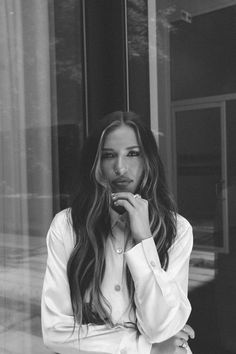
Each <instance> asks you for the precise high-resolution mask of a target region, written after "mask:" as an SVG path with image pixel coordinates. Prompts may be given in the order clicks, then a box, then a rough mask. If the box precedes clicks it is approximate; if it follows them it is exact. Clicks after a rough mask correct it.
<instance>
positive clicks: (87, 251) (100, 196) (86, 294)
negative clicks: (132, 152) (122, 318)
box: [67, 111, 176, 326]
mask: <svg viewBox="0 0 236 354" xmlns="http://www.w3.org/2000/svg"><path fill="white" fill-rule="evenodd" d="M120 125H127V126H129V127H131V128H133V129H134V131H135V133H136V137H137V140H138V144H139V146H140V149H141V156H142V158H143V163H144V172H143V178H142V181H141V183H140V186H139V187H138V191H137V192H138V193H139V194H141V196H142V198H144V199H146V200H148V203H149V220H150V228H151V232H152V235H153V237H154V241H155V244H156V248H157V251H158V254H159V258H160V262H161V265H162V267H163V269H165V270H166V269H167V267H168V261H169V257H168V249H169V248H170V246H171V245H172V243H173V241H174V238H175V236H176V212H175V205H174V202H173V201H172V198H171V196H170V194H169V192H168V190H167V185H166V179H165V173H164V168H163V164H162V161H161V159H160V156H159V153H158V147H157V144H156V140H155V138H154V136H153V134H152V132H151V130H150V129H149V127H147V126H145V125H144V123H143V121H142V119H141V118H140V117H139V116H138V115H136V114H135V113H133V112H120V111H117V112H113V113H110V114H109V115H107V116H105V117H104V118H103V119H101V120H100V121H99V122H98V124H97V127H96V128H95V130H94V132H93V133H92V134H91V135H90V136H89V137H88V138H87V140H86V142H85V144H84V147H83V149H82V152H81V158H80V163H79V168H80V176H79V181H78V189H77V192H76V194H75V196H74V199H73V202H72V206H71V210H70V211H71V218H72V224H73V229H74V232H75V235H76V243H75V247H74V249H73V252H72V254H71V256H70V259H69V261H68V265H67V274H68V280H69V286H70V293H71V301H72V309H73V314H74V319H75V322H77V323H79V324H80V325H81V324H86V323H87V324H88V323H93V324H109V325H111V326H112V325H115V324H114V323H112V320H111V316H110V313H111V305H110V304H109V303H108V301H107V300H106V298H105V297H104V295H103V294H102V291H101V284H102V280H103V276H104V272H105V267H106V263H105V244H106V240H107V238H108V236H109V234H110V233H111V225H110V216H109V205H110V204H109V203H110V192H111V191H110V188H109V185H108V184H107V182H106V180H105V178H103V175H102V170H101V159H102V147H103V144H104V141H105V138H106V136H107V135H108V134H109V133H110V132H111V131H113V130H114V129H116V128H117V127H119V126H120ZM126 276H127V277H126V280H127V287H128V290H129V296H130V304H131V308H134V307H135V304H134V284H133V280H132V277H131V274H130V272H129V269H128V267H126Z"/></svg>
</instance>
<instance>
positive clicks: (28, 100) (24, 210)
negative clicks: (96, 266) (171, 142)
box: [0, 0, 82, 354]
mask: <svg viewBox="0 0 236 354" xmlns="http://www.w3.org/2000/svg"><path fill="white" fill-rule="evenodd" d="M23 3H24V4H23ZM52 3H53V2H52V1H50V4H51V5H52ZM75 3H77V6H78V1H74V0H73V1H69V2H68V1H66V0H65V1H64V2H63V1H60V5H61V9H60V11H61V12H60V15H61V17H60V19H59V20H60V21H61V22H62V21H65V22H66V24H67V28H64V32H63V33H64V34H63V33H62V34H60V36H59V35H58V34H57V35H58V37H60V38H58V42H60V43H62V42H63V35H64V36H65V37H66V35H67V36H68V32H70V33H69V34H70V35H71V36H70V44H68V43H67V48H69V49H71V51H73V48H70V46H71V47H73V46H75V44H74V41H73V40H72V39H71V37H72V34H73V30H74V29H75V27H74V22H73V21H72V18H68V17H69V16H71V17H73V19H75V11H73V8H74V7H75V5H74V4H75ZM63 5H64V6H63ZM49 15H50V14H49V3H48V1H32V0H24V1H8V0H5V1H4V0H3V1H1V2H0V32H1V40H0V53H1V65H0V112H1V114H0V146H1V149H0V284H1V285H0V353H1V354H9V353H10V354H22V353H24V354H32V353H34V354H46V353H50V351H49V350H47V348H46V347H45V346H44V344H43V341H42V335H41V320H40V298H41V290H42V283H43V275H44V271H45V264H46V256H47V255H46V244H45V243H46V239H45V237H46V232H47V229H48V227H49V224H50V222H51V220H52V216H53V213H54V212H55V210H54V209H53V207H55V205H57V207H58V205H59V203H58V200H59V199H60V198H59V195H60V193H61V191H62V193H66V192H67V191H68V185H69V183H68V179H69V177H68V170H69V171H70V169H69V168H70V163H71V161H72V159H75V156H74V155H72V153H71V151H72V150H73V151H75V150H76V147H77V145H78V141H79V142H81V141H80V138H81V135H82V133H81V131H80V132H78V130H77V129H75V125H76V128H77V126H79V123H80V122H79V121H78V120H79V118H78V117H80V119H81V120H82V118H81V117H82V114H78V107H77V106H76V105H73V104H74V102H75V101H76V102H81V101H82V100H81V97H78V96H79V95H80V93H81V92H80V91H79V89H80V90H81V86H79V79H80V77H79V70H80V64H81V61H80V63H79V60H78V57H79V55H81V53H79V55H78V56H77V57H76V59H75V58H74V57H73V55H72V54H73V53H72V54H71V53H68V52H69V49H68V52H67V54H68V56H69V55H70V56H71V57H72V59H71V60H69V59H68V57H67V60H66V59H65V57H63V58H62V55H61V56H60V61H59V63H58V67H57V68H58V70H59V73H58V78H57V79H58V81H60V93H61V92H63V99H61V101H60V102H61V104H64V105H65V101H66V99H67V98H68V97H69V98H70V99H69V98H68V99H67V101H66V103H68V105H70V109H67V111H66V113H67V114H65V112H63V113H64V114H62V113H61V110H60V107H59V106H58V107H57V108H58V110H60V115H59V114H58V115H56V114H55V117H54V115H53V114H52V113H55V112H56V108H55V107H54V103H55V102H54V99H52V90H53V89H54V90H56V88H55V87H53V80H51V78H52V77H53V75H52V73H53V72H54V71H56V70H55V68H53V70H52V66H53V65H54V63H53V62H50V60H51V59H52V58H53V56H52V58H50V55H49V54H50V48H51V50H52V49H53V48H54V46H55V42H56V43H57V44H58V42H57V38H55V37H53V38H51V30H52V28H53V26H54V24H55V23H52V24H51V25H52V28H50V23H49V21H48V20H49V18H51V16H49ZM57 15H58V12H57ZM72 15H73V16H72ZM63 16H65V17H66V16H67V19H68V21H66V18H65V17H63ZM76 20H77V21H78V20H79V19H78V17H77V19H76ZM69 30H70V31H69ZM66 31H67V32H66ZM52 32H53V31H52ZM74 37H76V36H74ZM51 39H52V41H50V40H51ZM78 40H79V39H78V37H77V38H76V41H78ZM61 47H62V44H60V45H59V44H58V46H57V49H58V50H59V49H60V48H61ZM74 51H75V50H74ZM76 51H78V47H76ZM52 53H53V50H52ZM75 60H77V66H75V67H73V63H74V61H75ZM63 63H64V65H63ZM78 91H79V94H78ZM65 92H66V93H65ZM53 95H54V96H53V98H55V92H54V93H53ZM67 107H68V106H67ZM80 107H82V105H80ZM73 110H74V111H73ZM81 110H82V109H81ZM62 116H63V117H62ZM57 117H59V119H56V118H57ZM58 125H60V129H59V128H57V126H58ZM72 130H73V132H74V134H72V133H71V134H69V133H68V131H69V132H72ZM81 130H82V129H81ZM77 133H78V134H77ZM76 134H77V136H76ZM72 136H73V139H72V138H71V137H72ZM58 140H59V143H58ZM72 145H74V146H72ZM62 148H63V156H59V155H60V149H62ZM58 150H59V152H58ZM74 154H75V153H74ZM65 156H66V158H67V160H66V161H67V165H66V166H65V163H64V160H63V158H64V159H65ZM59 157H60V159H59ZM62 157H63V158H62ZM70 159H71V160H70ZM58 160H60V161H59V163H58ZM68 161H69V162H70V163H69V162H68ZM63 163H64V166H63V168H64V169H66V168H67V174H66V173H64V174H63V173H61V179H60V183H61V185H62V184H63V187H61V186H59V187H61V189H60V188H57V186H58V185H60V183H58V171H59V170H60V171H62V170H63V168H62V164H63ZM74 165H75V164H74ZM64 185H65V187H64ZM61 199H62V198H61Z"/></svg>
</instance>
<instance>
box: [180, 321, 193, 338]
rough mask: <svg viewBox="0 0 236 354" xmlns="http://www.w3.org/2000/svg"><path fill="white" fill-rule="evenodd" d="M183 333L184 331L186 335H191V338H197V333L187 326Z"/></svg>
mask: <svg viewBox="0 0 236 354" xmlns="http://www.w3.org/2000/svg"><path fill="white" fill-rule="evenodd" d="M182 331H184V332H185V333H187V334H188V335H189V337H190V338H192V339H193V338H195V332H194V329H193V328H192V327H191V326H190V325H188V324H186V325H185V326H184V327H183V328H182Z"/></svg>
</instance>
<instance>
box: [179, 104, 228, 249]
mask: <svg viewBox="0 0 236 354" xmlns="http://www.w3.org/2000/svg"><path fill="white" fill-rule="evenodd" d="M176 153H177V197H178V206H179V210H180V213H182V214H183V215H185V216H186V217H187V218H188V219H189V220H190V222H191V223H192V225H193V229H194V237H195V240H194V242H195V245H197V246H218V247H220V246H221V247H222V246H223V230H222V225H223V220H222V184H223V181H222V175H221V168H222V166H221V117H220V108H218V107H214V108H205V109H196V110H193V109H192V110H185V111H179V112H176Z"/></svg>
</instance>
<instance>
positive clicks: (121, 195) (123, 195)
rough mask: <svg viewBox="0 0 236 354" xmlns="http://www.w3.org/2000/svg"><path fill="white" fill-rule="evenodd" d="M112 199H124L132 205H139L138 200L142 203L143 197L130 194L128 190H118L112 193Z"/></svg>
mask: <svg viewBox="0 0 236 354" xmlns="http://www.w3.org/2000/svg"><path fill="white" fill-rule="evenodd" d="M112 199H113V200H114V201H115V200H117V199H126V200H128V201H129V203H130V204H131V205H133V206H137V205H140V202H141V203H143V201H144V199H142V197H141V196H140V194H132V193H129V192H118V193H113V194H112Z"/></svg>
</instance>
